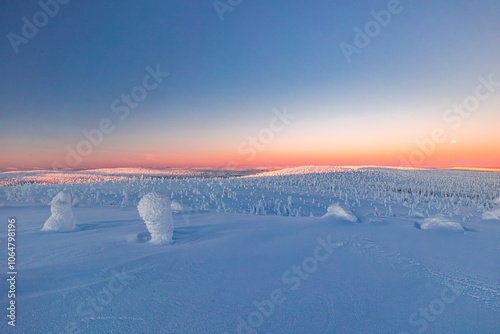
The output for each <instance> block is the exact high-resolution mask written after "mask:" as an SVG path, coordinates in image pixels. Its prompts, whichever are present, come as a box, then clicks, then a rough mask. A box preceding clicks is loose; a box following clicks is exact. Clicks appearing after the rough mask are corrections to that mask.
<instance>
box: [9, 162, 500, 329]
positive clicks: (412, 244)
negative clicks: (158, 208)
mask: <svg viewBox="0 0 500 334" xmlns="http://www.w3.org/2000/svg"><path fill="white" fill-rule="evenodd" d="M73 173H74V174H80V175H81V174H82V172H73ZM176 173H177V172H176ZM193 173H194V174H193ZM193 173H191V171H185V172H184V174H183V173H182V172H180V171H179V172H178V175H176V176H175V178H172V175H171V174H168V173H167V174H165V175H164V174H162V173H161V172H155V171H154V170H151V171H150V172H148V173H146V174H145V176H141V175H142V174H140V172H130V173H128V174H127V173H125V172H124V171H118V170H117V171H112V170H106V171H85V173H83V174H85V175H86V176H87V178H79V179H78V181H76V182H75V183H71V180H72V179H71V178H68V177H62V178H60V179H58V178H57V176H54V175H51V177H50V180H49V181H47V179H45V178H44V177H45V176H46V175H47V171H38V172H30V174H29V177H30V178H31V179H29V180H27V179H24V181H23V182H15V179H16V178H17V179H19V180H21V178H22V176H23V175H21V174H22V173H17V174H16V175H14V176H13V174H14V173H4V174H0V180H4V181H6V182H5V183H3V184H11V185H9V186H7V185H4V186H2V187H0V219H1V221H2V222H4V224H3V225H2V226H4V228H2V229H1V230H0V240H1V244H2V245H5V246H4V247H2V248H3V249H4V251H5V253H4V255H3V256H1V257H0V268H2V269H1V270H2V274H3V275H6V272H7V271H8V270H7V256H8V255H7V249H6V248H7V247H6V244H7V224H8V219H9V218H15V220H16V233H17V236H16V256H17V258H16V264H17V272H18V274H17V281H16V327H15V328H13V327H12V326H9V325H8V324H7V321H8V320H9V319H8V318H7V317H6V316H5V315H7V312H8V311H7V310H6V308H7V307H8V303H9V299H8V297H7V292H8V290H9V285H8V284H7V282H6V280H5V279H3V280H2V284H1V285H0V291H1V292H0V302H1V304H2V305H4V310H5V311H4V312H5V315H4V316H3V317H4V320H3V321H2V324H1V325H0V332H1V333H9V332H12V333H14V332H18V333H391V334H398V333H399V334H402V333H412V334H413V333H440V334H443V333H492V334H495V333H499V330H498V329H499V328H500V317H499V315H498V314H499V312H500V261H499V259H500V219H499V218H498V217H499V215H498V212H499V210H500V209H499V208H500V201H499V198H500V173H493V172H479V171H462V170H406V169H389V168H375V167H366V168H350V167H344V168H337V167H336V168H327V167H313V166H308V167H301V168H297V169H287V170H283V171H278V172H267V173H263V174H256V175H250V176H245V177H229V176H232V175H235V174H231V172H224V174H223V175H221V174H220V173H221V172H214V173H212V174H210V173H206V172H204V174H201V175H197V174H196V173H197V172H193ZM54 174H55V173H54ZM63 174H71V172H64V173H63ZM246 174H248V173H241V172H238V174H236V175H238V176H241V175H246ZM182 175H184V177H183V176H182ZM24 176H26V175H24ZM39 176H40V177H39ZM12 180H14V182H12ZM58 180H59V181H58ZM73 180H74V179H73ZM7 181H9V183H7ZM57 182H61V183H57ZM68 182H70V183H68ZM61 191H66V193H68V194H70V195H71V202H72V214H73V217H74V219H75V220H76V227H77V228H76V230H73V231H66V232H53V231H42V230H41V229H42V228H43V226H44V223H45V222H46V221H47V220H48V219H49V217H50V216H51V208H50V203H51V201H52V199H53V198H54V197H56V196H57V195H58V194H59V193H60V192H61ZM150 192H155V193H158V194H161V195H163V196H165V197H167V198H169V199H170V201H171V202H172V204H171V209H172V210H173V211H174V214H173V222H174V232H173V243H171V244H163V245H155V244H151V243H150V242H148V241H149V239H150V233H149V232H148V228H147V225H146V224H145V223H144V221H143V219H141V216H140V215H139V212H138V210H137V205H138V203H139V201H140V200H141V198H142V197H143V196H144V195H145V194H147V193H150ZM65 198H66V197H65ZM167 211H169V210H167Z"/></svg>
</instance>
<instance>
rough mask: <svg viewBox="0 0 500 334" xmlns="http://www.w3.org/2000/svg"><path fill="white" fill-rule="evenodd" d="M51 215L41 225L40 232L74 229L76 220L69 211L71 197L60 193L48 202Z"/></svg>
mask: <svg viewBox="0 0 500 334" xmlns="http://www.w3.org/2000/svg"><path fill="white" fill-rule="evenodd" d="M50 212H51V213H52V215H51V216H50V217H49V219H47V221H46V222H45V224H44V225H43V228H42V231H57V232H62V231H72V230H75V229H76V224H75V223H76V220H75V217H74V216H73V211H72V209H71V195H70V194H69V193H68V192H66V191H61V192H60V193H59V194H57V195H56V196H55V197H54V198H53V199H52V201H51V202H50Z"/></svg>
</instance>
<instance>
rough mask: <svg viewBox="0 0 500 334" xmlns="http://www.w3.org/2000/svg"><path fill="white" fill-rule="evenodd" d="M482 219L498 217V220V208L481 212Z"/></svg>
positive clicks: (499, 209) (499, 212)
mask: <svg viewBox="0 0 500 334" xmlns="http://www.w3.org/2000/svg"><path fill="white" fill-rule="evenodd" d="M483 219H498V220H500V208H498V209H494V210H491V211H486V212H483Z"/></svg>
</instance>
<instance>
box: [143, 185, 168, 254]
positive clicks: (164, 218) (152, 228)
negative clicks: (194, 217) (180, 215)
mask: <svg viewBox="0 0 500 334" xmlns="http://www.w3.org/2000/svg"><path fill="white" fill-rule="evenodd" d="M137 210H138V211H139V215H140V216H141V218H142V219H143V220H144V223H145V224H146V227H147V228H148V231H149V233H151V240H150V241H149V242H150V243H153V244H168V243H172V237H173V233H174V222H173V218H172V208H171V203H170V200H169V199H168V198H167V197H166V196H163V195H160V194H158V193H155V192H151V193H148V194H146V195H144V196H143V197H142V199H141V200H140V202H139V204H138V205H137Z"/></svg>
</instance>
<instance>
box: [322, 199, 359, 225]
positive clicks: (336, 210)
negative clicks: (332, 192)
mask: <svg viewBox="0 0 500 334" xmlns="http://www.w3.org/2000/svg"><path fill="white" fill-rule="evenodd" d="M327 210H328V212H327V213H326V214H325V215H324V216H323V217H322V218H338V219H342V220H347V221H349V222H352V223H356V222H358V218H357V217H356V216H355V215H354V214H353V213H352V212H351V211H350V210H349V209H347V208H345V207H342V206H340V204H339V203H333V204H332V205H330V206H329V207H328V209H327Z"/></svg>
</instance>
